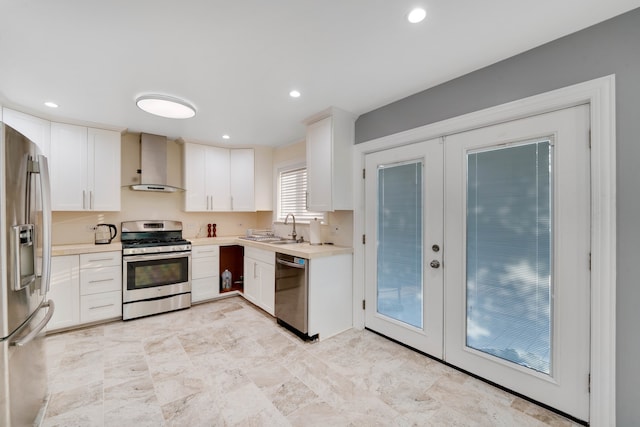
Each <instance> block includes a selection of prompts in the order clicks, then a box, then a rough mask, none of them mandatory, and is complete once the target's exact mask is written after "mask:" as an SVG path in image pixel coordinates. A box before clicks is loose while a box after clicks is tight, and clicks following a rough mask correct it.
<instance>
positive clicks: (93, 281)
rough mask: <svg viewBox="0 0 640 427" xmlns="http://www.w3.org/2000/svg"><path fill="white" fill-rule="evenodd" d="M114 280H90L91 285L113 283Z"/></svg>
mask: <svg viewBox="0 0 640 427" xmlns="http://www.w3.org/2000/svg"><path fill="white" fill-rule="evenodd" d="M113 280H114V279H113V278H111V279H100V280H89V283H102V282H113Z"/></svg>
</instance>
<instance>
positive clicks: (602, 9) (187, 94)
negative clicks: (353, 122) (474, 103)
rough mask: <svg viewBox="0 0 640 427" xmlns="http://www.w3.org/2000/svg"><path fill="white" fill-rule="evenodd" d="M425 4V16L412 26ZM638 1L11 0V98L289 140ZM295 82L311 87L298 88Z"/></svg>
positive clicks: (4, 3)
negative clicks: (174, 106)
mask: <svg viewBox="0 0 640 427" xmlns="http://www.w3.org/2000/svg"><path fill="white" fill-rule="evenodd" d="M416 5H421V6H423V7H425V8H426V9H427V13H428V16H427V19H426V20H425V21H423V22H422V23H420V24H409V23H408V22H407V21H406V14H407V13H408V12H409V10H410V9H411V8H412V7H414V6H416ZM636 7H640V0H607V1H602V0H536V1H514V0H486V1H477V0H440V1H436V0H270V1H266V0H226V1H221V0H181V1H175V0H136V1H132V0H106V1H105V0H99V1H98V0H56V1H50V0H20V1H18V0H0V103H2V104H3V105H5V106H10V107H13V108H16V109H19V110H21V111H25V112H28V113H32V114H35V115H39V116H41V117H46V118H51V119H54V120H60V121H73V122H78V123H93V124H97V125H107V126H113V127H119V128H128V129H129V130H130V131H134V132H138V131H142V132H148V133H155V134H162V135H167V136H169V137H170V138H177V137H182V138H184V139H186V140H192V141H199V142H206V143H212V144H219V143H222V142H223V140H222V135H223V134H225V133H227V134H229V135H231V139H230V140H229V141H228V143H229V144H233V145H236V144H237V145H272V146H277V145H285V144H289V143H292V142H296V141H299V140H301V139H303V138H304V126H303V125H302V124H301V121H302V120H303V119H305V118H306V117H308V116H310V115H313V114H315V113H317V112H319V111H321V110H323V109H325V108H327V107H329V106H336V107H339V108H342V109H344V110H347V111H350V112H352V113H354V114H356V115H360V114H362V113H365V112H367V111H370V110H372V109H374V108H377V107H380V106H382V105H385V104H388V103H390V102H392V101H395V100H398V99H400V98H403V97H405V96H407V95H410V94H413V93H416V92H418V91H421V90H424V89H427V88H429V87H432V86H435V85H437V84H439V83H442V82H445V81H447V80H450V79H452V78H455V77H458V76H461V75H463V74H466V73H469V72H471V71H473V70H476V69H478V68H481V67H484V66H487V65H489V64H492V63H494V62H496V61H499V60H501V59H504V58H507V57H510V56H513V55H515V54H517V53H520V52H523V51H525V50H528V49H531V48H533V47H535V46H539V45H541V44H543V43H545V42H548V41H551V40H553V39H556V38H558V37H561V36H564V35H566V34H570V33H572V32H575V31H577V30H580V29H582V28H585V27H587V26H590V25H592V24H595V23H597V22H600V21H603V20H605V19H608V18H610V17H613V16H616V15H618V14H621V13H623V12H626V11H629V10H631V9H634V8H636ZM612 48H615V46H612ZM294 88H295V89H298V90H299V91H300V92H302V97H300V98H298V99H293V98H290V97H289V95H288V93H289V91H290V90H292V89H294ZM148 93H158V94H164V95H171V96H177V97H181V98H183V99H185V100H187V101H189V102H191V103H192V104H193V105H194V106H195V107H196V109H197V115H196V116H195V117H194V118H192V119H186V120H170V119H163V118H158V117H155V116H151V115H149V114H147V113H144V112H142V111H140V110H139V109H138V108H137V107H136V106H135V103H134V100H135V98H136V97H137V96H139V95H142V94H148ZM45 101H54V102H56V103H58V104H59V105H60V107H59V108H58V109H56V110H51V109H49V108H48V107H45V106H44V105H43V103H44V102H45Z"/></svg>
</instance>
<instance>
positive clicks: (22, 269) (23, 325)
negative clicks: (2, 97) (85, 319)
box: [0, 122, 54, 427]
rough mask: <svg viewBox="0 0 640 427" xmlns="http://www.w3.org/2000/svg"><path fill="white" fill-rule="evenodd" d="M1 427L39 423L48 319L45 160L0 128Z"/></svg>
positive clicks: (20, 137)
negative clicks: (45, 332) (45, 331)
mask: <svg viewBox="0 0 640 427" xmlns="http://www.w3.org/2000/svg"><path fill="white" fill-rule="evenodd" d="M0 202H1V203H0V255H1V256H0V280H1V286H0V342H1V343H2V350H1V351H0V425H1V426H12V427H17V426H18V427H21V426H27V425H28V426H31V425H34V424H38V423H39V422H40V421H41V419H42V416H43V414H44V411H45V408H46V401H47V367H46V358H45V348H44V330H45V327H46V325H47V322H48V321H49V319H51V316H52V315H53V310H54V305H53V302H52V301H50V300H47V298H46V294H47V290H48V287H49V278H50V275H51V203H50V192H49V173H48V166H47V159H46V157H44V156H43V155H41V154H40V150H39V149H38V147H37V146H36V145H35V144H34V143H33V142H31V141H30V140H29V139H28V138H27V137H25V136H24V135H22V134H21V133H19V132H18V131H16V130H14V129H12V128H11V127H9V126H7V125H6V124H3V123H2V122H0Z"/></svg>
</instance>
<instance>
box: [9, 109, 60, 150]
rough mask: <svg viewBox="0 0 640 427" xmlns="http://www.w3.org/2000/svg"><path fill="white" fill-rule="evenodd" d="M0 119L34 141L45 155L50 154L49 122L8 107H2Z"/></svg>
mask: <svg viewBox="0 0 640 427" xmlns="http://www.w3.org/2000/svg"><path fill="white" fill-rule="evenodd" d="M2 121H3V122H5V123H6V124H8V125H9V126H11V127H12V128H14V129H15V130H17V131H18V132H20V133H21V134H23V135H24V136H26V137H27V138H29V139H30V140H31V141H33V142H35V143H36V145H37V146H38V147H39V148H40V150H41V151H42V154H44V155H45V156H47V157H50V154H51V122H50V121H48V120H43V119H41V118H38V117H34V116H30V115H29V114H24V113H21V112H19V111H14V110H11V109H9V108H3V109H2Z"/></svg>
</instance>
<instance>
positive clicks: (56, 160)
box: [50, 122, 120, 211]
mask: <svg viewBox="0 0 640 427" xmlns="http://www.w3.org/2000/svg"><path fill="white" fill-rule="evenodd" d="M50 170H51V205H52V208H53V210H54V211H88V210H89V211H93V210H96V211H119V210H120V134H119V133H118V132H115V131H108V130H100V129H91V128H86V127H83V126H75V125H69V124H64V123H55V122H54V123H51V161H50Z"/></svg>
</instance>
